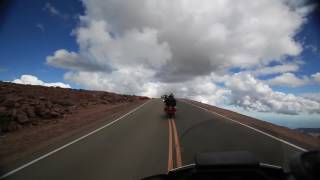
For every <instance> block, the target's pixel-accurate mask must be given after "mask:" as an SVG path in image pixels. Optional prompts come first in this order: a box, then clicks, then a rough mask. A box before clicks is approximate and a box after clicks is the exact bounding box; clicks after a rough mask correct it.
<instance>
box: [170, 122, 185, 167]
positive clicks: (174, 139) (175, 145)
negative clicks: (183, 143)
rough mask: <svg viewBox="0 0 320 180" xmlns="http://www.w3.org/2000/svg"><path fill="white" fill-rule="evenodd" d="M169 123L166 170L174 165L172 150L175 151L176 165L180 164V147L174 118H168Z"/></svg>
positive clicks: (179, 165)
mask: <svg viewBox="0 0 320 180" xmlns="http://www.w3.org/2000/svg"><path fill="white" fill-rule="evenodd" d="M168 123H169V153H168V171H170V170H172V169H173V167H174V161H173V159H174V158H173V151H175V162H176V167H181V166H182V159H181V149H180V142H179V137H178V131H177V127H176V123H175V121H174V119H168Z"/></svg>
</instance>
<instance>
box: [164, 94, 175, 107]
mask: <svg viewBox="0 0 320 180" xmlns="http://www.w3.org/2000/svg"><path fill="white" fill-rule="evenodd" d="M165 104H166V106H167V107H170V106H171V107H175V106H176V105H177V101H176V99H175V98H174V96H173V94H172V93H171V94H170V95H169V96H168V98H166V99H165Z"/></svg>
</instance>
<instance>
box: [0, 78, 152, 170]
mask: <svg viewBox="0 0 320 180" xmlns="http://www.w3.org/2000/svg"><path fill="white" fill-rule="evenodd" d="M0 95H1V98H0V109H1V110H2V111H0V128H1V131H0V132H1V136H0V165H8V164H10V163H13V162H15V161H19V160H20V159H22V158H25V157H27V156H29V155H32V154H34V153H36V152H38V151H43V150H45V149H48V147H49V146H52V145H54V144H59V143H61V142H64V141H66V140H67V139H70V140H71V139H72V138H73V137H78V136H79V135H82V134H83V133H84V132H89V131H90V130H93V129H95V128H97V127H99V126H101V125H103V124H106V123H108V122H110V121H112V120H114V119H116V118H117V117H120V116H121V115H123V114H125V113H127V112H129V111H130V110H132V109H134V108H135V107H137V106H139V105H140V104H142V103H144V102H146V101H147V100H148V98H146V97H139V96H128V95H119V94H114V93H108V92H101V91H86V90H73V89H62V88H52V87H51V88H48V87H42V86H30V85H18V84H12V83H3V82H0ZM38 108H39V109H38ZM39 110H41V111H39ZM28 111H29V113H28ZM42 111H44V112H45V113H42ZM17 112H19V113H20V114H23V115H19V113H17ZM17 114H18V115H17ZM30 114H31V116H30ZM52 114H53V116H52ZM57 114H58V115H57ZM19 116H21V117H22V116H23V119H24V121H20V120H21V119H19ZM21 117H20V118H21Z"/></svg>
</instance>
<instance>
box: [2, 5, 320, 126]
mask: <svg viewBox="0 0 320 180" xmlns="http://www.w3.org/2000/svg"><path fill="white" fill-rule="evenodd" d="M248 1H249V0H248ZM263 2H264V0H263ZM265 2H267V3H265V5H264V6H261V5H259V4H257V5H254V3H253V5H252V7H251V4H250V5H248V6H246V5H245V3H244V4H243V3H241V2H235V3H231V4H228V2H226V3H222V4H214V6H213V4H212V2H210V1H208V2H207V1H205V2H203V4H201V3H192V2H191V1H190V4H188V5H184V6H182V4H181V3H180V1H178V3H176V4H170V3H167V4H166V3H163V4H157V3H155V4H152V3H146V1H144V0H141V1H139V2H137V3H134V4H132V2H130V1H126V0H123V1H119V2H113V1H109V0H106V1H91V0H88V1H86V2H85V3H83V2H81V1H80V0H69V1H60V0H59V1H49V0H48V1H47V0H44V1H30V2H29V3H28V4H26V3H25V2H24V1H22V0H16V1H10V3H8V4H5V5H6V6H5V7H6V11H4V12H2V14H1V15H4V16H3V17H4V18H3V20H2V21H3V23H2V24H1V26H0V39H1V41H0V57H1V61H0V80H3V81H13V80H17V81H15V82H20V83H24V81H26V80H28V79H29V80H30V76H29V77H27V76H25V77H24V79H23V78H22V75H32V77H31V79H32V78H38V79H40V80H41V81H43V82H44V83H54V82H62V83H65V84H69V85H70V86H71V87H72V88H84V89H97V90H106V91H114V92H119V93H127V94H138V95H148V96H159V95H161V94H163V93H168V92H174V93H175V94H177V96H183V97H189V98H192V99H195V100H199V101H203V102H206V103H210V104H214V105H219V106H223V107H227V108H230V109H233V110H236V111H239V112H244V113H246V114H249V115H252V116H255V117H258V118H261V119H264V120H268V121H272V120H274V118H273V117H277V119H280V120H277V122H276V120H274V122H275V123H277V124H281V125H285V126H290V127H298V126H301V122H302V121H299V119H306V121H308V122H310V123H308V126H319V127H320V123H319V122H318V121H317V119H319V112H320V80H319V78H320V74H317V73H319V72H320V61H319V58H320V36H319V34H318V32H320V25H319V22H320V15H319V10H318V11H317V10H316V9H315V7H316V6H315V5H316V4H315V1H305V2H304V3H303V4H299V3H300V2H303V1H299V0H293V1H292V2H293V3H292V4H290V3H287V4H286V3H279V2H281V1H267V0H266V1H265ZM310 4H311V5H313V8H311V6H309V5H310ZM204 7H210V8H204ZM226 7H227V8H226ZM233 7H238V9H239V12H236V9H234V8H233ZM288 7H289V8H288ZM259 8H261V10H260V9H259ZM306 9H308V10H306ZM220 10H221V11H220ZM269 10H270V12H272V13H269ZM284 11H286V12H287V13H282V12H284ZM151 12H152V13H151ZM176 12H180V13H181V14H176ZM203 12H204V13H203ZM224 12H228V13H224ZM274 12H276V13H274ZM150 13H151V14H150ZM237 13H238V14H237ZM277 13H278V14H277ZM226 14H229V16H226ZM80 16H82V18H80ZM272 16H274V17H272ZM197 17H202V18H197ZM270 17H271V18H270ZM182 18H183V19H182ZM188 18H189V19H188ZM186 19H187V21H186ZM270 19H272V21H271V22H269V20H270ZM234 21H235V22H243V23H249V25H248V26H242V24H241V23H235V22H234ZM162 22H165V23H162ZM252 22H258V23H252ZM250 23H252V24H250ZM290 23H291V24H290ZM251 25H252V27H251ZM282 26H283V27H282ZM186 27H187V28H186ZM261 27H263V28H261ZM248 32H249V33H248ZM239 33H240V34H241V33H243V34H241V35H240V36H239V35H237V34H239ZM112 34H117V36H112ZM235 35H236V36H235ZM242 36H244V37H245V38H247V39H248V41H244V40H243V38H242ZM252 36H253V37H256V38H253V39H252ZM282 36H283V37H282ZM281 40H283V41H281ZM250 41H252V42H250ZM236 44H237V46H235V45H236ZM250 44H254V46H253V47H252V46H249V45H250ZM233 46H235V47H233ZM260 46H261V48H260V49H259V47H260ZM80 47H81V48H80ZM208 47H210V48H208ZM181 52H183V53H181ZM212 52H213V54H212ZM88 66H90V67H99V66H100V67H111V68H112V69H113V71H112V72H102V71H101V68H100V69H99V68H97V69H92V68H91V69H89V68H88ZM277 66H281V68H288V66H290V68H293V69H291V70H280V71H278V70H277V72H272V73H270V72H266V71H265V70H266V69H268V68H269V70H270V69H272V68H276V67H277ZM279 68H280V67H279ZM272 71H274V70H272ZM261 72H262V73H261ZM259 73H260V74H259ZM257 74H258V75H257ZM317 78H318V79H317ZM240 81H241V82H240ZM232 82H234V84H232ZM27 83H28V82H27ZM29 83H30V82H29ZM243 86H245V87H247V86H248V87H249V86H250V88H252V89H250V88H247V89H243V88H242V87H243ZM251 86H252V87H251ZM261 89H264V90H262V91H260V90H261ZM252 91H256V93H255V92H252ZM278 92H281V93H283V94H281V95H278V94H277V93H278ZM261 93H262V94H261ZM290 94H293V95H294V97H291V95H290ZM245 96H247V97H245ZM278 96H281V97H278ZM245 98H246V99H245ZM270 98H275V99H272V100H270ZM292 98H294V99H297V100H296V102H294V101H292V100H288V99H292ZM279 99H280V100H279ZM310 112H312V113H310ZM314 112H318V113H314ZM293 114H294V115H293ZM288 122H289V124H290V125H287V124H288ZM291 122H297V123H291ZM302 124H303V123H302Z"/></svg>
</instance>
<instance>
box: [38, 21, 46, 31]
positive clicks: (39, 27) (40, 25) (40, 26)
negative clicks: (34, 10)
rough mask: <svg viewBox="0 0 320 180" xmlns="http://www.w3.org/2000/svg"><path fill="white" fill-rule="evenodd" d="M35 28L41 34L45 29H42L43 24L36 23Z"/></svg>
mask: <svg viewBox="0 0 320 180" xmlns="http://www.w3.org/2000/svg"><path fill="white" fill-rule="evenodd" d="M36 28H38V29H40V31H41V32H44V31H45V28H44V26H43V24H40V23H37V24H36Z"/></svg>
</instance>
